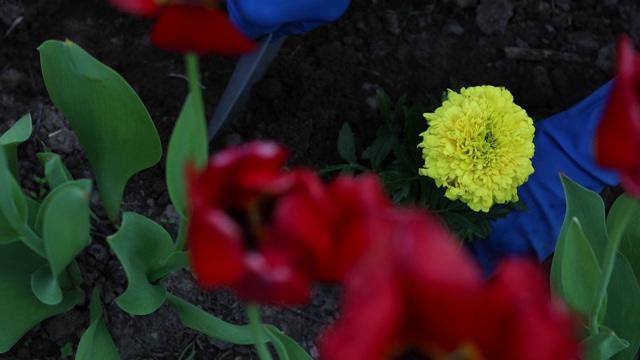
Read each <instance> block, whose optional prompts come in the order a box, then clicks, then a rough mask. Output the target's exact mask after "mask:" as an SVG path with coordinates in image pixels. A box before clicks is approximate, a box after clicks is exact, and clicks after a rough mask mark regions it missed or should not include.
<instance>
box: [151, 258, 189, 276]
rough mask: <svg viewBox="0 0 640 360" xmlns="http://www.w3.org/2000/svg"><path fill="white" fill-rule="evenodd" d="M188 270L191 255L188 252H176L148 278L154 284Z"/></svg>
mask: <svg viewBox="0 0 640 360" xmlns="http://www.w3.org/2000/svg"><path fill="white" fill-rule="evenodd" d="M186 268H189V253H188V252H187V251H174V252H172V253H171V254H169V256H168V257H167V258H166V259H165V260H163V261H162V262H161V264H160V267H159V268H158V269H156V270H154V271H153V272H152V273H150V274H149V276H148V277H149V279H150V280H151V281H152V282H153V281H161V280H162V279H164V278H166V277H167V276H169V275H171V274H172V273H173V272H175V271H177V270H180V269H186Z"/></svg>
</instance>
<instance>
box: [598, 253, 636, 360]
mask: <svg viewBox="0 0 640 360" xmlns="http://www.w3.org/2000/svg"><path fill="white" fill-rule="evenodd" d="M607 295H608V297H607V303H606V306H607V312H606V316H605V318H604V322H603V324H604V325H606V326H607V327H608V328H610V329H612V330H613V331H615V332H616V334H617V335H618V336H619V337H621V338H623V339H624V340H626V341H627V342H629V347H628V348H627V349H625V350H623V351H621V352H619V353H617V354H616V355H615V356H614V357H613V358H612V359H613V360H630V359H633V358H634V356H635V355H636V353H637V351H638V348H639V347H640V287H639V286H638V281H637V280H636V277H635V275H634V274H633V269H632V268H631V265H629V261H627V259H626V258H625V257H624V256H623V255H622V254H620V253H618V256H617V257H616V263H615V267H614V269H613V274H612V275H611V281H610V282H609V287H608V288H607Z"/></svg>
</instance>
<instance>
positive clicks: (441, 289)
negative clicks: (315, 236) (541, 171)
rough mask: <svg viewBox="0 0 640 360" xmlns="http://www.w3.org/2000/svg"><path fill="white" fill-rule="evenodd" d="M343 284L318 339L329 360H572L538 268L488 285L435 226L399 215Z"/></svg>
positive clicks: (568, 324) (382, 221)
mask: <svg viewBox="0 0 640 360" xmlns="http://www.w3.org/2000/svg"><path fill="white" fill-rule="evenodd" d="M371 221H372V223H371V226H372V228H375V233H376V234H377V235H378V239H377V241H375V243H374V244H372V246H371V247H370V248H369V249H370V251H369V252H368V253H366V254H365V255H364V256H365V257H364V258H363V260H362V262H361V263H360V264H359V265H358V266H357V267H356V269H355V270H354V271H353V272H352V273H351V278H350V281H348V282H347V283H346V285H345V286H346V288H345V290H344V295H343V296H344V299H343V302H344V304H343V312H342V314H341V317H340V318H339V319H338V320H337V322H336V324H334V325H333V327H332V328H330V329H329V331H328V332H327V334H326V335H324V336H323V338H321V344H320V345H321V346H320V348H321V355H322V358H325V359H331V360H342V359H345V360H346V359H349V360H369V359H401V358H403V357H402V356H407V355H413V356H418V358H431V359H442V358H444V357H445V356H452V353H456V354H457V355H458V356H463V358H467V359H493V360H500V359H505V360H506V359H509V360H511V359H524V360H526V359H551V360H555V359H573V356H575V355H576V354H577V350H578V345H577V341H576V340H575V338H574V330H575V328H574V322H573V319H572V317H570V316H569V314H568V313H567V312H566V310H565V308H564V307H562V306H561V305H559V304H557V303H555V302H553V301H552V300H551V298H550V297H549V294H548V291H547V286H546V284H545V282H544V280H543V277H542V274H541V273H540V270H539V269H538V268H536V266H537V265H535V264H534V263H533V262H528V261H522V260H514V261H510V262H507V263H505V264H503V265H502V267H500V268H499V269H498V272H497V274H496V276H495V278H494V279H493V280H491V281H489V282H485V281H484V280H483V279H482V275H481V271H480V269H479V268H478V267H477V266H476V264H475V263H474V262H473V260H472V259H471V258H470V257H469V256H468V255H467V254H466V253H464V252H463V251H462V249H461V248H460V247H459V243H458V242H457V241H456V240H455V239H454V238H453V236H452V235H451V234H450V233H449V232H448V231H447V230H445V228H444V226H443V225H441V224H440V223H439V221H437V220H436V219H435V218H434V217H430V216H428V215H425V214H422V213H418V212H416V211H412V212H401V211H397V210H393V211H390V212H387V214H382V212H381V213H380V215H379V216H378V218H372V219H371Z"/></svg>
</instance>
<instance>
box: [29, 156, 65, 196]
mask: <svg viewBox="0 0 640 360" xmlns="http://www.w3.org/2000/svg"><path fill="white" fill-rule="evenodd" d="M37 156H38V161H39V162H40V164H42V166H44V177H45V179H47V183H48V184H49V188H50V189H51V190H53V189H55V188H57V187H58V186H60V185H62V184H64V183H66V182H68V181H71V180H73V177H72V176H71V173H70V172H69V170H68V169H67V167H66V166H64V163H62V159H61V158H60V155H58V154H55V153H52V152H41V153H38V155H37Z"/></svg>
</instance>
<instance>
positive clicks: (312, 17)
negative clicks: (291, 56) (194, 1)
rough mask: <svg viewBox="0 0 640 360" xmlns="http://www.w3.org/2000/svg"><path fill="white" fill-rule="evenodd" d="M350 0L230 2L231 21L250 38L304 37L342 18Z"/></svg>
mask: <svg viewBox="0 0 640 360" xmlns="http://www.w3.org/2000/svg"><path fill="white" fill-rule="evenodd" d="M348 6H349V0H227V10H228V12H229V19H230V20H231V22H232V23H233V24H234V25H235V26H236V27H237V28H238V29H240V31H242V32H243V33H244V34H245V35H246V36H247V37H249V38H252V39H256V38H258V37H260V36H262V35H266V34H269V33H274V40H276V39H278V38H279V37H281V36H283V35H296V34H302V33H305V32H307V31H310V30H313V29H315V28H316V27H318V26H320V25H322V24H324V23H327V22H330V21H334V20H336V19H337V18H339V17H340V16H341V15H342V14H343V13H344V12H345V11H346V10H347V7H348Z"/></svg>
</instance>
